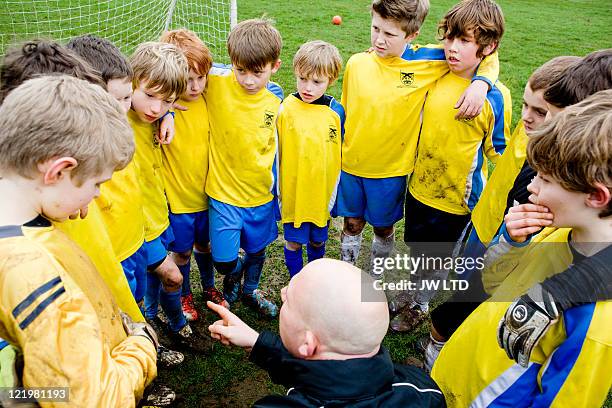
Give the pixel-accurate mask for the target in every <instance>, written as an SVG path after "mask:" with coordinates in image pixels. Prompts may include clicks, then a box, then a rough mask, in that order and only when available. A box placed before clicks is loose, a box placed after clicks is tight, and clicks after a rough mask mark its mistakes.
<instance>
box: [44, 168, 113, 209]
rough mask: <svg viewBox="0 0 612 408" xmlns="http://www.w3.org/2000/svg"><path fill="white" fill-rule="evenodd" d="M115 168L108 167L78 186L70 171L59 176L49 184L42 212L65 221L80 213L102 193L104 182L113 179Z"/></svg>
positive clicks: (45, 192)
mask: <svg viewBox="0 0 612 408" xmlns="http://www.w3.org/2000/svg"><path fill="white" fill-rule="evenodd" d="M112 175H113V169H107V170H105V171H103V172H102V174H99V175H97V176H94V177H89V178H88V179H86V180H85V181H83V184H81V185H80V186H77V185H76V183H75V182H74V180H73V178H72V177H71V176H70V172H69V171H64V174H63V175H61V176H59V178H58V180H56V181H55V182H54V183H52V184H50V185H47V186H48V187H49V188H48V189H47V190H45V191H44V193H43V194H44V195H43V200H42V204H41V207H42V208H41V212H42V214H43V215H45V216H46V217H47V218H49V219H52V220H55V221H65V220H66V219H68V217H70V216H71V215H74V214H78V212H79V210H81V209H84V208H86V207H87V205H88V204H89V203H90V202H91V200H93V199H94V198H96V197H98V196H99V195H100V186H101V185H102V183H104V182H106V181H108V180H110V179H111V176H112Z"/></svg>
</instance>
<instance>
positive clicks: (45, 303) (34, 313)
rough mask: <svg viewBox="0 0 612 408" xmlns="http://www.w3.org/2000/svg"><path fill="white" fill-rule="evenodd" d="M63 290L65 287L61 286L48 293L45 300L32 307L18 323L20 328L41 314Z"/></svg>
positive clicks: (64, 290)
mask: <svg viewBox="0 0 612 408" xmlns="http://www.w3.org/2000/svg"><path fill="white" fill-rule="evenodd" d="M64 292H66V289H65V288H64V287H63V286H62V287H61V288H59V289H58V290H56V291H55V292H53V293H52V294H50V295H49V297H47V298H46V299H45V300H43V301H42V302H40V304H39V305H38V306H36V309H34V310H33V311H32V313H30V314H29V315H28V316H27V317H26V318H25V319H24V320H23V321H22V322H21V323H19V327H20V328H21V330H24V329H25V328H26V327H28V326H29V325H30V323H32V322H33V321H34V319H36V318H37V317H38V315H39V314H41V313H42V312H43V311H44V310H45V309H46V308H47V306H49V305H50V304H51V303H53V301H54V300H55V299H57V298H58V297H60V296H61V295H62V294H63V293H64Z"/></svg>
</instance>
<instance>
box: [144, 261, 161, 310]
mask: <svg viewBox="0 0 612 408" xmlns="http://www.w3.org/2000/svg"><path fill="white" fill-rule="evenodd" d="M160 287H161V282H160V281H159V278H158V277H157V276H155V275H154V274H153V273H151V272H147V287H146V290H145V298H144V300H145V306H144V307H145V317H146V318H147V319H149V320H153V319H154V318H155V316H157V310H158V308H159V289H160Z"/></svg>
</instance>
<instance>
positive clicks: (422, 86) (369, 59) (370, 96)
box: [338, 0, 498, 272]
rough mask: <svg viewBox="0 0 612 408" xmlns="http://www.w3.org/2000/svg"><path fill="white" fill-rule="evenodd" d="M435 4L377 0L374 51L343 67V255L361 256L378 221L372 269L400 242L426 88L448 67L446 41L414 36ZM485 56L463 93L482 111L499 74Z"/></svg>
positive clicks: (466, 103) (473, 110) (469, 109)
mask: <svg viewBox="0 0 612 408" xmlns="http://www.w3.org/2000/svg"><path fill="white" fill-rule="evenodd" d="M428 11H429V1H428V0H374V1H373V2H372V25H371V42H372V48H373V52H369V53H360V54H355V55H353V56H352V57H351V58H350V59H349V61H348V62H347V64H346V69H345V73H344V79H343V84H342V106H344V108H345V110H346V125H345V130H346V134H345V138H344V143H343V145H342V174H341V177H340V185H339V188H338V215H341V216H344V217H345V218H344V229H343V232H342V236H341V251H342V260H344V261H347V262H351V263H355V261H356V260H357V258H358V256H359V249H360V247H361V232H362V231H363V228H364V226H365V223H366V221H367V222H368V223H369V224H371V225H372V227H373V228H374V238H373V241H372V250H371V255H372V257H371V269H372V272H374V269H373V268H372V266H373V264H374V262H375V259H376V258H385V257H388V256H389V254H390V253H391V251H392V250H393V243H394V239H395V238H394V230H393V226H394V224H395V223H396V222H397V221H399V220H400V219H401V218H402V212H403V204H404V196H405V192H406V176H407V175H408V174H410V173H411V172H412V170H413V167H414V158H415V155H416V146H417V140H418V134H419V133H418V132H419V120H420V113H421V108H422V106H423V101H424V99H425V94H426V93H427V90H428V89H429V88H430V87H431V86H432V85H433V84H434V83H435V81H436V80H437V79H439V78H440V77H442V76H443V75H444V74H445V73H447V72H448V65H447V63H446V60H445V58H444V51H443V50H442V48H441V47H440V46H438V45H434V46H425V47H421V46H418V45H413V44H411V42H412V41H413V40H414V39H415V38H416V37H417V35H418V34H419V29H420V27H421V25H422V24H423V21H424V20H425V17H426V16H427V13H428ZM484 61H485V62H484V63H483V64H482V65H481V67H480V68H479V70H478V75H484V76H474V77H473V78H472V81H473V82H474V83H473V84H472V85H471V86H470V87H469V88H468V91H466V94H464V95H465V96H466V97H465V98H464V95H462V96H461V98H460V101H463V105H462V108H461V110H460V114H463V113H467V114H468V116H469V117H472V116H474V115H475V114H477V113H478V112H479V111H480V108H481V107H482V105H483V103H484V100H485V97H486V92H487V90H488V88H489V86H492V85H493V83H494V82H495V81H496V80H497V71H498V63H497V54H494V57H493V58H492V59H490V58H486V59H485V60H484ZM485 77H486V78H485ZM364 78H367V80H364ZM380 197H385V199H384V200H381V199H380Z"/></svg>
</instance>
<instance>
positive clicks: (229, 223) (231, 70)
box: [206, 19, 283, 317]
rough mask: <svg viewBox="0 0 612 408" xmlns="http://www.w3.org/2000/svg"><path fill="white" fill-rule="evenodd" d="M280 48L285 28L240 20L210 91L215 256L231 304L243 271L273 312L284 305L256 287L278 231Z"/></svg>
mask: <svg viewBox="0 0 612 408" xmlns="http://www.w3.org/2000/svg"><path fill="white" fill-rule="evenodd" d="M281 47H282V40H281V36H280V33H279V32H278V31H277V30H276V28H274V27H273V26H272V25H271V24H270V22H269V21H267V20H262V19H254V20H246V21H243V22H241V23H240V24H238V25H237V26H236V27H234V28H233V29H232V31H231V32H230V35H229V37H228V39H227V48H228V52H229V56H230V59H231V61H232V67H219V68H217V67H213V69H212V70H211V72H210V74H209V76H208V90H207V91H206V101H207V104H208V118H209V123H210V155H209V164H208V165H209V168H208V178H207V179H206V194H208V197H209V201H208V202H209V217H210V218H209V219H210V240H211V249H212V257H213V262H214V265H215V268H216V270H217V271H219V272H220V273H221V274H224V275H225V277H224V280H223V295H224V297H225V299H226V300H227V301H228V302H229V303H230V304H231V303H234V302H236V301H237V300H238V298H239V291H240V282H241V279H242V274H243V272H244V285H243V287H242V300H243V301H244V303H245V304H247V305H248V306H250V307H252V308H254V309H255V310H257V311H258V312H260V313H261V314H262V315H265V316H272V317H273V316H276V314H277V313H278V308H277V306H276V305H275V304H274V302H273V301H271V300H269V299H267V298H266V296H265V294H264V293H263V292H262V291H261V290H259V289H258V288H257V287H258V286H259V279H260V277H261V272H262V270H263V264H264V261H265V258H266V252H265V251H266V246H267V245H268V244H269V243H271V242H272V241H274V240H275V239H276V237H277V235H278V229H277V226H276V216H277V215H278V214H277V213H278V203H277V200H276V197H275V195H276V188H275V187H276V174H275V173H276V167H277V165H276V160H277V157H276V152H277V146H276V116H277V114H278V109H279V106H280V103H281V100H282V99H283V92H282V89H281V88H280V87H279V86H278V85H277V84H275V83H273V82H270V76H271V75H272V74H273V73H275V72H276V71H278V68H279V67H280V59H279V56H280V52H281ZM240 248H242V249H243V250H244V251H245V252H246V257H245V258H244V260H243V259H242V258H239V257H238V251H239V249H240Z"/></svg>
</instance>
